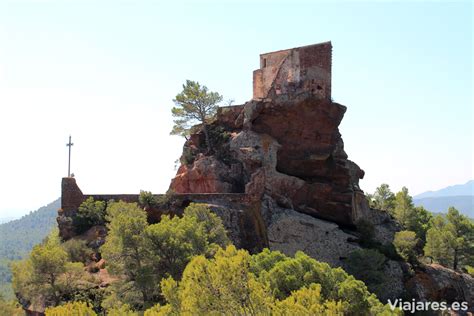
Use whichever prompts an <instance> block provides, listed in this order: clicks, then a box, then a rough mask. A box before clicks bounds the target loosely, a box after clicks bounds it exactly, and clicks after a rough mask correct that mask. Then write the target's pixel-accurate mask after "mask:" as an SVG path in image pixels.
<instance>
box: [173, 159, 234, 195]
mask: <svg viewBox="0 0 474 316" xmlns="http://www.w3.org/2000/svg"><path fill="white" fill-rule="evenodd" d="M228 169H229V168H228V167H227V166H226V165H224V164H223V163H222V162H220V161H218V160H216V159H215V158H214V157H212V156H210V157H204V156H203V157H202V158H200V159H197V160H196V161H195V162H194V163H193V164H192V166H190V167H188V166H186V165H182V166H180V168H179V169H178V173H177V175H176V177H175V178H174V179H173V180H172V181H171V186H170V188H171V190H173V192H174V193H231V192H232V184H231V183H228V182H225V180H224V179H223V177H224V175H225V173H228V172H230V171H229V170H228Z"/></svg>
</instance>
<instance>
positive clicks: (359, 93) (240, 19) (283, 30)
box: [0, 0, 474, 218]
mask: <svg viewBox="0 0 474 316" xmlns="http://www.w3.org/2000/svg"><path fill="white" fill-rule="evenodd" d="M472 16H473V6H472V3H471V1H464V2H460V1H458V2H454V1H436V2H428V1H416V2H407V1H403V2H396V1H389V2H383V1H372V2H356V1H182V2H180V1H133V2H132V1H88V0H84V1H72V0H71V1H66V0H65V1H47V0H43V1H41V0H36V1H25V0H16V1H8V0H7V1H2V0H0V146H1V147H0V148H1V155H0V218H1V217H10V216H14V217H19V216H21V215H23V214H25V213H27V212H29V211H32V210H35V209H37V208H39V207H41V206H43V205H45V204H47V203H49V202H52V201H53V200H55V199H56V198H58V197H59V196H60V184H61V178H62V177H64V176H67V159H68V152H67V147H66V143H67V140H68V137H69V135H72V141H73V143H74V146H73V147H72V158H71V171H72V172H73V173H74V174H75V177H76V180H77V182H78V185H79V186H80V188H81V189H82V191H83V192H84V193H86V194H87V193H96V194H101V193H111V194H112V193H130V194H133V193H139V191H140V190H147V191H152V192H153V193H163V192H165V191H166V190H167V188H168V186H169V183H170V180H171V178H172V177H173V176H174V174H175V173H176V170H175V161H176V159H178V158H179V156H180V154H181V150H182V145H183V143H184V140H183V139H182V138H180V137H178V136H170V135H169V132H170V130H171V127H172V116H171V111H170V110H171V108H172V107H173V102H172V100H173V98H174V97H175V96H176V94H177V93H179V92H180V90H181V89H182V84H183V83H184V82H185V81H186V79H190V80H196V81H199V82H200V83H202V84H204V85H206V86H207V87H208V88H209V89H210V90H211V91H217V92H219V93H220V94H222V95H223V96H224V98H225V99H234V100H235V104H243V103H244V102H246V101H248V100H250V99H251V97H252V71H253V70H254V69H257V68H259V54H261V53H265V52H270V51H274V50H280V49H286V48H291V47H298V46H303V45H309V44H314V43H318V42H324V41H329V40H330V41H332V45H333V72H332V97H333V99H334V101H335V102H338V103H341V104H343V105H345V106H347V112H346V114H345V117H344V119H343V121H342V123H341V125H340V131H341V134H342V137H343V139H344V143H345V150H346V152H347V153H348V155H349V159H351V160H353V161H355V162H356V163H357V164H358V165H359V166H360V167H361V168H362V169H364V170H365V173H366V175H365V178H364V179H363V180H361V183H360V185H361V188H362V189H363V190H365V191H366V192H373V191H374V189H375V188H376V187H377V186H378V185H380V184H381V183H388V184H389V185H390V187H391V188H392V190H394V191H398V190H400V189H401V187H402V186H406V187H408V188H409V190H410V193H411V194H412V195H416V194H419V193H422V192H424V191H428V190H436V189H440V188H443V187H446V186H448V185H453V184H459V183H465V182H467V181H468V180H470V179H473V178H474V175H473V155H474V153H473V150H474V130H473V123H474V122H473V121H474V118H473V107H474V106H473V90H472V84H473V82H472V80H473V78H472V74H473V60H472V56H473V42H472V35H473V34H472V29H473V25H472Z"/></svg>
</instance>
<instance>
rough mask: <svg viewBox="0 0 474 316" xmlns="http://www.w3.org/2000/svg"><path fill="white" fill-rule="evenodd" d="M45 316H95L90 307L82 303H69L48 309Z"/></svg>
mask: <svg viewBox="0 0 474 316" xmlns="http://www.w3.org/2000/svg"><path fill="white" fill-rule="evenodd" d="M45 314H46V316H96V315H97V314H96V313H95V312H94V310H93V309H92V307H91V306H90V305H89V304H87V303H84V302H70V303H67V304H64V305H60V306H56V307H49V308H47V309H46V311H45Z"/></svg>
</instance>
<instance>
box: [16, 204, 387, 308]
mask: <svg viewBox="0 0 474 316" xmlns="http://www.w3.org/2000/svg"><path fill="white" fill-rule="evenodd" d="M87 205H89V206H90V205H95V204H94V203H93V201H89V202H87V203H85V204H84V205H83V206H84V207H85V206H87ZM94 216H95V215H94ZM105 221H106V223H107V227H108V230H109V233H108V238H107V241H106V243H105V244H104V245H103V246H102V247H101V248H100V252H101V254H102V256H103V258H105V259H106V260H107V269H108V271H109V272H110V273H111V274H112V276H113V277H114V278H115V279H116V280H115V281H114V282H112V284H111V285H110V286H109V287H108V288H101V287H99V286H98V282H100V281H99V280H98V279H97V278H96V277H95V276H94V274H90V273H88V272H86V271H85V269H84V267H85V265H87V264H89V262H88V259H87V258H90V255H88V254H87V247H86V246H85V244H84V243H81V242H80V241H71V240H70V241H68V242H66V243H61V242H60V241H59V239H58V237H57V233H56V234H55V233H53V234H52V235H50V236H49V237H48V238H47V239H46V240H45V241H44V242H43V243H42V244H41V245H38V246H35V247H34V249H33V251H32V252H31V254H30V256H29V257H28V258H26V259H24V260H22V261H19V262H17V263H15V264H14V265H13V273H14V287H15V291H16V292H17V293H19V294H20V296H21V298H22V301H23V302H27V303H28V304H31V303H37V304H40V303H43V304H45V305H46V306H47V307H50V308H48V309H47V311H46V314H47V315H70V314H71V313H72V311H75V312H78V311H82V313H83V314H84V315H95V314H96V313H103V312H104V311H106V312H107V314H108V315H138V314H137V313H136V312H139V311H141V312H143V311H146V312H145V315H176V314H183V313H184V314H213V313H215V314H231V313H236V312H237V313H244V314H249V315H262V314H270V313H272V314H279V315H289V314H295V313H296V314H305V313H306V314H308V313H310V314H312V313H328V314H332V315H343V314H344V315H381V314H386V315H391V314H393V313H392V312H391V311H390V309H389V307H388V306H384V305H382V304H381V303H380V302H379V301H378V299H377V298H376V297H375V296H374V295H373V294H371V293H370V292H369V290H368V289H367V287H366V286H365V284H364V283H363V282H361V281H358V280H356V279H355V278H354V277H352V276H351V275H349V274H347V273H346V272H344V270H342V269H341V268H338V269H333V268H331V267H329V265H327V264H325V263H321V262H318V261H316V260H314V259H312V258H310V257H308V256H307V255H305V254H304V253H302V252H298V253H297V254H296V255H295V257H294V258H292V257H287V256H285V255H283V254H282V253H280V252H276V251H270V250H268V249H266V250H264V251H263V252H261V253H259V254H255V255H250V254H249V253H248V252H247V251H245V250H237V249H236V248H235V247H234V246H232V245H231V244H230V242H229V239H228V238H227V235H226V232H225V229H224V226H223V224H222V222H221V220H220V218H219V217H217V216H216V215H215V214H213V213H212V212H211V211H210V210H209V209H208V208H207V207H206V206H204V205H201V204H191V205H190V206H189V207H187V208H186V210H185V211H184V215H183V216H182V217H178V216H175V217H169V216H163V217H162V219H161V221H160V222H159V223H157V224H148V223H147V221H146V212H145V211H144V210H143V209H142V208H140V207H139V206H138V205H137V204H135V203H124V202H111V203H108V205H107V209H106V215H105ZM76 260H79V262H73V261H76ZM73 302H76V303H73Z"/></svg>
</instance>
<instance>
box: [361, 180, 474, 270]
mask: <svg viewBox="0 0 474 316" xmlns="http://www.w3.org/2000/svg"><path fill="white" fill-rule="evenodd" d="M368 199H369V203H370V205H371V207H373V208H377V209H380V210H383V211H386V212H388V213H390V214H391V215H392V216H393V217H394V218H395V220H397V221H398V222H399V223H400V224H401V226H402V228H403V231H401V232H398V233H397V234H396V235H395V240H394V246H395V248H396V249H397V251H398V253H399V254H400V256H402V257H403V258H404V259H405V260H406V261H408V262H410V263H412V264H414V265H416V264H418V261H419V260H421V259H422V260H426V259H428V261H430V260H431V261H434V262H436V263H439V264H442V265H444V266H447V267H449V268H452V269H454V270H463V271H467V269H470V267H472V266H473V265H474V223H473V221H472V220H471V219H469V218H468V217H466V216H465V215H462V214H460V213H459V211H458V210H457V209H455V208H454V207H450V208H449V210H448V212H447V215H446V216H441V215H437V216H433V215H432V214H431V213H430V212H428V211H427V210H426V209H425V208H423V207H422V206H414V204H413V199H412V197H411V196H410V195H409V193H408V189H407V188H405V187H403V188H402V190H401V191H400V192H398V193H397V194H394V193H392V192H391V191H390V187H389V186H388V185H387V184H382V185H381V186H380V187H378V188H377V189H376V191H375V192H374V194H369V195H368Z"/></svg>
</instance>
